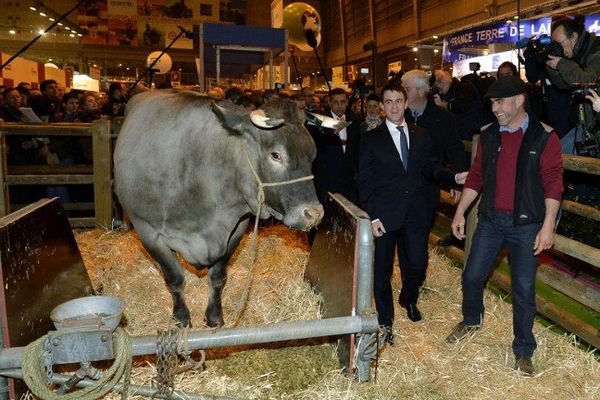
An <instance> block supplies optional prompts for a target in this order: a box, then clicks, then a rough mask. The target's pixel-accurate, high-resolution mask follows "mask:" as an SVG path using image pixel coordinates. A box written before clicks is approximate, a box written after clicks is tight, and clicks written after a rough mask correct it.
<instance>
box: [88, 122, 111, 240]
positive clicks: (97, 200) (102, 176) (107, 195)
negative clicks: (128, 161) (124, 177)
mask: <svg viewBox="0 0 600 400" xmlns="http://www.w3.org/2000/svg"><path fill="white" fill-rule="evenodd" d="M91 130H92V152H93V162H94V206H95V207H94V208H95V216H96V228H104V229H111V227H112V203H113V190H112V178H111V171H112V155H111V151H110V122H109V121H107V120H104V119H99V120H96V121H94V122H92V128H91Z"/></svg>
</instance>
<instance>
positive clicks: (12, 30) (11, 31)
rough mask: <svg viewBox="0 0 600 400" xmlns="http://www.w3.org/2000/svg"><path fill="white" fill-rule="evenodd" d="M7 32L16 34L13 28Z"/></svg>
mask: <svg viewBox="0 0 600 400" xmlns="http://www.w3.org/2000/svg"><path fill="white" fill-rule="evenodd" d="M8 33H10V34H11V35H16V34H17V31H15V30H14V29H11V30H9V31H8Z"/></svg>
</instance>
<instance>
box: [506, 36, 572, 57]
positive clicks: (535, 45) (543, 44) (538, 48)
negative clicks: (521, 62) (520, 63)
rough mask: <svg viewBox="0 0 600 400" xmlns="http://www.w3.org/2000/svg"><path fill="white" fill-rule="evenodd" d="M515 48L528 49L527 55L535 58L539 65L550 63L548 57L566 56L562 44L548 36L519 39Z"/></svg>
mask: <svg viewBox="0 0 600 400" xmlns="http://www.w3.org/2000/svg"><path fill="white" fill-rule="evenodd" d="M515 47H516V48H517V49H522V48H526V50H525V55H526V56H533V57H534V58H535V61H536V62H537V63H538V64H544V63H545V62H546V61H548V59H549V58H548V56H556V57H564V56H565V55H564V52H563V49H562V47H561V46H560V44H558V43H556V42H555V41H554V40H552V37H551V36H549V35H547V34H543V35H539V36H537V37H536V36H531V37H528V38H523V39H519V40H517V43H515Z"/></svg>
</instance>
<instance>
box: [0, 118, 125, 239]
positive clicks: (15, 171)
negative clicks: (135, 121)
mask: <svg viewBox="0 0 600 400" xmlns="http://www.w3.org/2000/svg"><path fill="white" fill-rule="evenodd" d="M122 124H123V119H122V118H121V119H119V120H118V121H117V123H116V126H115V131H116V132H115V133H118V131H119V130H120V127H121V125H122ZM7 135H11V136H36V137H45V136H50V137H53V136H62V137H65V136H66V137H73V138H77V137H86V136H87V137H92V146H93V165H74V166H62V165H11V166H7V165H6V144H5V143H6V142H5V137H6V136H7ZM0 136H1V139H2V140H1V142H2V151H1V152H0V153H1V154H0V165H2V173H1V174H0V175H1V176H0V185H1V187H2V188H3V193H2V194H3V196H1V197H2V198H1V199H0V216H3V215H6V214H7V213H8V212H9V209H10V206H9V205H10V200H9V197H8V186H9V185H81V184H93V185H94V208H93V209H94V212H95V224H91V223H90V218H79V219H74V220H73V221H72V224H73V225H74V226H86V227H89V226H90V225H91V226H96V227H103V228H109V229H110V228H111V225H112V208H113V192H112V149H111V138H112V137H113V135H112V133H111V122H110V121H108V120H105V119H101V120H96V121H94V122H93V123H91V124H88V123H55V124H44V125H27V124H22V123H3V122H2V121H1V120H0ZM67 208H68V207H67ZM88 208H89V207H87V206H86V208H85V209H88Z"/></svg>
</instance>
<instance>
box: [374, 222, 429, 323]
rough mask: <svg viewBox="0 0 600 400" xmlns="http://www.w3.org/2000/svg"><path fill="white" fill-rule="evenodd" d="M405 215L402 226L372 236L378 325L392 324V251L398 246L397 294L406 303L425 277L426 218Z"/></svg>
mask: <svg viewBox="0 0 600 400" xmlns="http://www.w3.org/2000/svg"><path fill="white" fill-rule="evenodd" d="M410 219H411V218H410V217H408V216H407V222H406V223H405V224H404V226H403V227H402V228H401V229H399V230H395V231H389V230H388V231H387V233H385V234H384V235H383V236H381V237H378V238H376V239H375V272H374V274H375V276H374V285H373V287H374V289H373V291H374V295H375V296H374V297H375V306H376V308H377V314H378V316H379V317H378V318H379V324H380V325H386V326H391V325H392V323H393V322H394V295H393V292H392V284H391V282H390V279H391V277H392V273H393V267H394V251H395V250H396V248H397V250H398V259H399V260H400V273H401V276H402V291H401V292H400V298H401V299H402V301H403V302H404V303H405V304H416V303H417V299H418V298H419V288H420V287H421V285H422V284H423V281H424V280H425V270H426V268H427V260H428V253H427V242H428V237H429V225H428V223H427V222H424V223H423V222H419V223H417V222H416V221H411V220H410Z"/></svg>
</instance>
